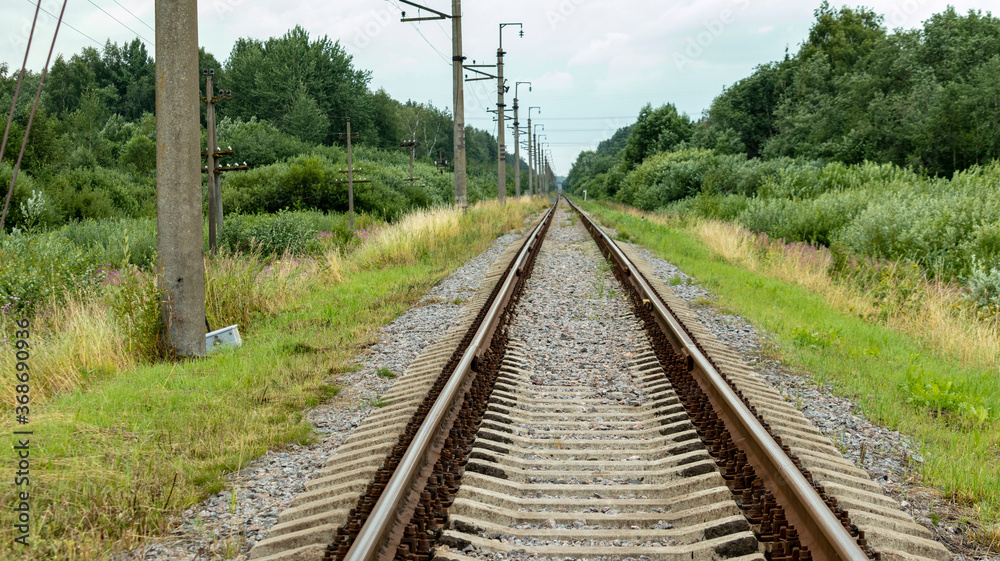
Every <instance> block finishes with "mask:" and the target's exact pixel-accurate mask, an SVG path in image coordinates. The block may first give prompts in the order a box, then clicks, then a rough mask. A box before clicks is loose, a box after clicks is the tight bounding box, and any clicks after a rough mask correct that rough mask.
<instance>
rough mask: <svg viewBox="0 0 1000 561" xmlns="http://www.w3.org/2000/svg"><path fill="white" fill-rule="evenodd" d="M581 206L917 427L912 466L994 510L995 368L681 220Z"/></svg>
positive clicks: (837, 388) (797, 355) (892, 417)
mask: <svg viewBox="0 0 1000 561" xmlns="http://www.w3.org/2000/svg"><path fill="white" fill-rule="evenodd" d="M584 208H586V210H588V211H589V212H591V213H593V215H594V216H595V217H596V218H598V219H599V220H600V221H601V222H602V223H603V224H606V225H608V226H611V227H614V228H616V229H618V230H619V231H620V232H623V233H624V234H625V235H626V236H627V237H628V238H629V239H630V240H632V241H634V242H635V243H638V244H640V245H643V246H645V247H647V248H649V249H650V250H652V251H653V252H654V253H656V254H657V255H658V256H660V257H662V258H664V259H666V260H668V261H670V262H671V263H673V264H674V265H676V266H678V267H679V268H680V269H681V270H683V271H684V272H685V273H687V274H689V275H691V276H693V277H695V278H697V279H698V282H699V283H700V284H702V285H703V286H705V287H706V288H707V289H708V290H710V291H711V292H712V293H714V294H715V295H716V296H717V297H718V302H717V304H716V305H719V306H724V307H725V308H728V309H730V310H732V311H735V312H737V313H739V314H741V315H743V316H744V317H746V318H747V319H749V320H750V321H751V322H752V323H753V324H755V325H756V326H758V327H760V328H762V329H764V330H766V331H767V332H769V333H771V334H774V335H775V336H776V339H777V341H778V345H779V348H778V352H779V354H780V356H781V358H782V359H783V360H785V361H787V362H788V363H790V364H792V365H794V366H796V367H800V368H802V369H803V370H805V371H808V372H809V373H811V375H812V377H813V379H814V380H816V381H817V382H819V383H821V384H824V385H827V386H829V387H830V388H831V389H832V390H833V391H834V392H835V393H837V394H839V395H841V396H844V397H846V398H848V399H850V400H851V401H852V402H854V403H855V404H857V406H858V407H859V408H860V410H861V412H862V413H863V414H864V415H865V416H866V417H868V418H869V419H871V420H872V421H874V422H876V423H879V424H881V425H884V426H887V427H889V428H892V429H896V430H899V431H901V432H902V433H904V434H907V435H910V436H912V437H914V438H915V439H916V440H917V441H918V442H919V443H920V445H921V452H922V456H923V459H924V461H923V463H921V464H919V465H915V466H914V467H916V468H917V469H918V470H919V472H920V473H921V474H922V475H923V476H924V478H925V479H926V482H927V483H929V484H932V485H934V486H937V487H940V488H942V489H943V490H944V492H945V493H947V494H950V495H952V496H953V497H954V498H955V499H957V500H958V501H960V502H964V503H967V504H973V503H974V504H975V505H977V506H978V507H979V508H981V509H982V517H983V518H982V521H983V522H984V523H985V524H996V523H997V521H998V520H1000V461H998V460H1000V420H998V416H997V413H998V412H1000V377H998V376H997V374H996V372H992V371H990V370H989V369H986V368H976V367H974V366H964V365H961V364H957V363H956V362H954V361H949V360H947V359H946V358H945V357H943V356H942V355H940V354H937V353H935V352H933V351H931V350H929V349H928V348H925V347H923V346H921V345H920V344H919V343H918V342H917V341H915V340H914V339H912V338H910V337H907V336H904V335H901V334H899V333H896V332H893V331H891V330H889V329H887V328H885V327H883V326H881V325H878V324H875V323H870V322H868V321H865V320H864V319H862V318H859V317H856V316H852V315H849V314H844V313H840V312H839V311H837V310H835V309H834V308H832V307H831V306H829V305H828V304H827V303H826V302H825V301H824V299H823V296H822V295H821V294H814V293H811V292H810V291H808V290H806V289H805V288H803V287H801V286H796V285H792V284H789V283H786V282H781V281H778V280H774V279H772V278H769V277H766V276H762V275H759V274H755V273H752V272H749V271H747V270H745V269H742V268H740V267H735V266H733V265H730V264H729V263H727V262H726V261H725V260H723V259H722V258H721V257H720V256H718V255H716V254H714V253H712V252H711V251H710V250H709V249H708V248H707V247H706V246H705V245H704V244H703V243H702V242H701V241H700V240H698V239H697V237H696V236H695V235H694V234H691V233H689V232H686V231H684V230H682V229H680V228H671V227H668V226H663V225H658V224H655V223H653V222H652V221H649V220H646V221H643V220H638V219H636V218H634V217H631V216H629V215H627V214H623V213H620V212H617V211H614V210H611V209H609V208H607V207H604V206H601V205H599V204H595V203H585V204H584ZM915 387H916V388H918V390H917V391H914V388H915ZM935 387H936V388H937V389H936V390H935V389H934V388H935ZM919 388H924V389H923V390H922V391H921V390H919ZM928 394H929V396H928ZM949 394H952V395H949ZM956 395H957V397H956ZM922 396H923V398H926V400H922ZM935 400H936V401H937V402H938V405H935ZM956 400H957V401H963V400H964V402H966V403H970V404H979V406H981V407H983V408H986V409H988V410H989V414H990V416H989V418H987V419H983V420H982V421H981V422H978V423H977V422H976V421H975V420H974V419H973V420H969V417H968V416H966V415H960V414H958V412H952V411H948V410H946V409H945V410H942V408H941V407H940V403H941V402H944V403H949V402H951V403H953V402H955V401H956ZM924 401H928V402H930V405H928V403H925V402H924Z"/></svg>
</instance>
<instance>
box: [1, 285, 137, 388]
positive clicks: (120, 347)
mask: <svg viewBox="0 0 1000 561" xmlns="http://www.w3.org/2000/svg"><path fill="white" fill-rule="evenodd" d="M12 323H13V320H12V319H11V318H9V316H6V315H4V316H0V333H14V326H13V325H11V324H12ZM30 331H31V337H30V339H29V342H30V344H31V348H30V349H29V350H30V353H31V358H30V359H29V361H28V364H29V365H30V367H31V370H32V373H33V374H34V375H33V377H32V384H31V394H32V400H33V401H45V400H46V399H47V398H49V397H51V396H52V395H54V394H56V393H59V392H64V391H69V390H73V389H76V388H78V387H79V386H80V385H81V384H83V383H85V382H86V381H87V380H88V379H90V378H93V377H96V376H103V375H108V374H112V373H115V372H118V371H119V370H121V369H125V368H131V367H133V366H134V365H135V359H134V358H133V356H132V354H131V353H130V352H129V348H128V341H127V339H126V337H125V333H124V330H123V329H122V327H121V324H120V323H119V322H118V321H116V319H115V318H114V314H113V313H112V311H111V309H110V308H109V307H108V305H107V304H106V303H105V302H103V301H100V300H91V301H85V300H83V299H82V297H78V298H71V299H70V300H69V301H68V302H66V303H64V304H61V305H58V306H50V307H48V308H46V309H44V310H42V311H41V312H40V313H39V314H37V315H36V316H35V319H34V320H33V321H32V324H31V330H30ZM14 366H15V355H14V353H0V372H5V373H13V372H14V371H15V370H14ZM9 376H11V378H12V377H13V374H9ZM14 390H15V388H14V384H13V383H7V384H2V385H0V400H2V402H3V403H15V400H14V397H15V396H14Z"/></svg>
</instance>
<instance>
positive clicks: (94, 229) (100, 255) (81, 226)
mask: <svg viewBox="0 0 1000 561" xmlns="http://www.w3.org/2000/svg"><path fill="white" fill-rule="evenodd" d="M55 234H56V235H59V236H62V237H63V238H65V239H67V240H69V241H71V242H73V244H74V245H76V246H77V247H80V248H82V249H84V250H88V251H89V252H90V254H91V255H92V256H93V258H94V262H95V263H96V264H98V265H116V264H121V263H126V264H132V265H138V266H140V267H152V266H153V265H155V259H156V219H154V218H113V219H109V220H84V221H82V222H74V223H72V224H69V225H67V226H64V227H63V228H60V229H59V230H57V231H56V232H55Z"/></svg>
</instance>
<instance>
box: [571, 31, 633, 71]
mask: <svg viewBox="0 0 1000 561" xmlns="http://www.w3.org/2000/svg"><path fill="white" fill-rule="evenodd" d="M628 40H629V36H628V35H626V34H624V33H607V34H605V35H604V37H603V38H602V39H593V40H591V41H590V44H589V45H587V47H586V48H585V49H584V50H582V51H581V52H580V53H579V54H577V55H576V56H574V57H573V58H571V59H569V62H567V64H568V65H569V66H575V65H585V64H600V63H603V62H606V61H608V59H610V58H613V57H614V56H615V54H616V53H617V52H620V49H622V48H623V47H624V45H625V44H626V43H628Z"/></svg>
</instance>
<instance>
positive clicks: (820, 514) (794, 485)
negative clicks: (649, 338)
mask: <svg viewBox="0 0 1000 561" xmlns="http://www.w3.org/2000/svg"><path fill="white" fill-rule="evenodd" d="M566 200H567V201H568V202H569V204H570V206H572V207H573V208H574V209H575V210H576V211H577V213H579V214H580V216H582V217H583V218H584V221H585V222H584V225H585V226H586V227H587V229H588V230H590V231H591V232H592V233H594V234H596V235H595V237H598V238H599V242H603V244H601V243H599V245H603V246H604V248H605V250H606V254H607V255H608V256H609V257H610V258H611V259H613V260H614V262H615V263H616V264H617V265H618V266H619V267H621V268H622V273H624V275H625V276H626V277H627V278H628V279H629V281H630V282H631V284H632V285H633V287H635V289H636V290H637V291H638V293H639V295H640V296H641V298H642V299H643V300H644V304H645V305H646V307H647V309H649V310H650V312H652V313H653V315H654V317H655V318H656V319H657V322H658V323H659V324H660V326H661V327H662V328H663V332H664V334H665V335H666V336H667V338H668V339H670V340H671V344H673V345H674V348H675V349H676V350H677V351H678V352H679V353H682V354H683V355H684V356H685V357H687V360H688V368H689V369H692V371H691V374H692V375H693V376H694V378H695V380H697V382H698V384H699V385H700V386H701V388H702V389H703V390H704V391H705V393H706V395H707V396H708V398H709V400H710V401H711V403H712V405H713V407H714V408H715V410H716V412H717V413H718V415H719V417H720V418H721V419H722V420H723V422H724V423H725V425H726V428H727V429H729V431H730V434H731V435H732V437H733V441H734V442H735V443H736V445H737V446H739V447H740V449H742V450H743V451H744V452H745V453H746V455H747V459H748V460H749V461H750V463H751V465H752V466H753V467H754V469H755V471H756V473H757V475H758V476H759V477H761V478H762V479H763V480H764V482H765V485H766V486H767V488H768V489H769V490H770V491H771V492H772V493H773V494H774V496H775V498H776V499H777V501H778V504H779V505H780V506H782V507H783V508H784V510H785V516H786V518H787V519H788V521H789V522H791V523H792V524H793V525H794V526H795V528H796V530H798V532H799V536H800V540H801V543H802V544H804V545H807V546H808V547H809V551H810V553H812V558H813V559H814V560H816V561H821V560H823V561H826V560H835V559H841V560H850V561H867V560H868V556H867V555H866V554H865V552H864V551H863V550H862V549H861V547H860V546H859V545H858V543H857V542H856V541H855V540H854V538H852V537H851V535H850V534H849V533H848V532H847V530H845V529H844V527H843V525H842V524H841V522H840V521H839V520H838V519H837V518H836V517H835V516H834V515H833V512H831V511H830V508H829V507H828V506H827V505H826V503H825V502H824V501H823V499H822V498H821V497H820V496H819V493H817V492H816V490H815V489H814V488H813V486H812V484H811V483H809V481H808V480H806V478H805V477H804V476H803V475H802V473H801V472H800V471H799V469H798V468H797V467H796V466H795V464H794V463H793V462H792V460H791V459H790V458H789V457H788V456H787V455H786V454H785V453H784V451H783V450H782V449H781V446H779V445H778V443H777V442H775V441H774V438H773V437H772V436H771V435H770V434H769V433H768V432H767V429H765V428H764V426H763V425H762V424H761V423H760V421H759V420H758V419H757V417H756V416H755V415H754V414H753V413H752V412H751V411H750V410H749V409H748V408H747V406H746V404H745V403H744V402H743V400H742V399H741V398H740V397H739V396H738V395H736V392H735V391H733V389H732V388H731V387H730V386H729V383H728V382H726V380H725V378H724V377H723V376H722V374H721V373H719V371H718V370H716V368H715V367H714V366H713V365H712V363H711V362H709V360H708V358H707V357H706V356H705V355H704V354H703V353H702V352H701V350H700V349H699V348H698V346H697V345H696V344H695V342H694V340H693V339H692V338H691V337H690V336H689V335H688V333H687V331H685V329H684V327H683V326H682V325H681V323H680V321H679V320H678V319H677V318H676V317H674V315H673V314H672V313H671V312H670V310H669V308H668V307H667V305H666V304H665V303H664V302H663V300H662V299H661V298H660V296H659V295H658V294H657V293H656V291H655V290H654V289H653V288H652V286H650V285H649V283H648V282H647V281H646V279H645V278H643V276H642V274H641V273H640V272H639V271H638V269H636V268H635V266H634V265H633V264H632V262H631V261H630V260H629V259H628V257H626V256H625V254H624V253H623V252H622V251H621V249H620V248H619V247H618V245H617V244H615V242H614V241H613V240H612V239H611V238H610V237H609V236H608V235H607V234H606V233H605V232H604V230H602V229H601V228H600V227H599V226H598V225H597V224H596V223H595V222H594V221H593V220H592V219H591V218H590V217H589V216H587V215H586V214H585V213H584V212H583V211H582V210H581V209H580V208H579V207H577V206H576V205H575V204H574V203H573V202H572V201H570V200H569V199H568V198H567V199H566Z"/></svg>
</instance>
